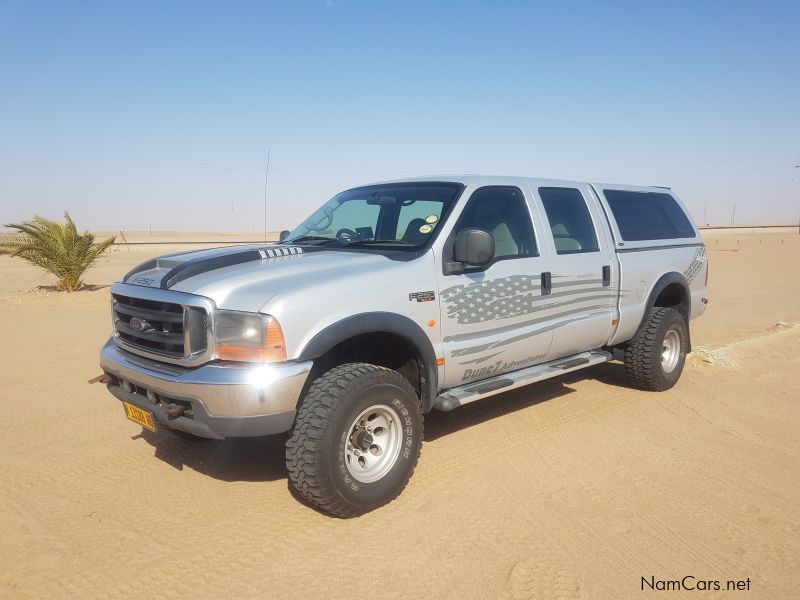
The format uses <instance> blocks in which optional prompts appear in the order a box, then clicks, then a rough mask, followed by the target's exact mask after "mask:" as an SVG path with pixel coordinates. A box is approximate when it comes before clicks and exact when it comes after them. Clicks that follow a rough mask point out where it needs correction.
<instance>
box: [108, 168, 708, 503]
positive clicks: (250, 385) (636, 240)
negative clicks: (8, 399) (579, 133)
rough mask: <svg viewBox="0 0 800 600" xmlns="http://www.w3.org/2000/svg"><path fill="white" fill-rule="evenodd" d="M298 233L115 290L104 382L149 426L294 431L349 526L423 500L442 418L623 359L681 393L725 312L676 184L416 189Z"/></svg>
mask: <svg viewBox="0 0 800 600" xmlns="http://www.w3.org/2000/svg"><path fill="white" fill-rule="evenodd" d="M282 237H283V238H284V239H282V241H281V242H280V243H278V244H257V245H252V246H243V247H226V248H217V249H212V250H199V251H194V252H183V253H178V254H170V255H168V256H163V257H160V258H156V259H153V260H150V261H147V262H145V263H143V264H141V265H139V266H138V267H136V268H135V269H133V270H132V271H131V272H129V273H128V274H127V275H125V276H124V277H123V278H122V279H121V280H120V281H118V282H117V283H115V284H114V285H113V286H112V288H111V295H112V312H113V336H112V337H111V339H110V340H109V341H108V343H107V344H106V345H105V347H104V348H103V349H102V351H101V355H100V360H101V365H102V369H103V371H104V375H103V381H104V382H105V383H107V385H108V389H109V390H110V391H111V393H112V394H113V395H114V396H116V397H117V398H118V399H119V400H121V401H122V402H123V405H124V408H125V411H126V414H127V416H128V417H129V418H130V419H132V420H134V421H136V422H137V423H139V424H141V425H142V426H144V427H146V428H148V429H152V430H155V428H156V427H163V428H167V429H172V430H179V431H182V432H187V433H189V434H193V435H196V436H201V437H205V438H212V439H223V438H227V437H237V436H239V437H241V436H262V435H268V434H279V433H284V432H288V439H287V441H286V466H287V469H288V473H289V479H290V481H291V483H292V485H294V487H295V488H296V489H297V491H298V492H299V493H300V494H301V496H303V497H304V498H306V499H307V500H308V501H309V502H311V503H312V504H314V505H316V506H317V507H318V508H319V509H321V510H323V511H326V512H328V513H330V514H333V515H336V516H341V517H350V516H355V515H359V514H362V513H364V512H367V511H369V510H372V509H374V508H376V507H378V506H381V505H383V504H385V503H386V502H389V501H390V500H392V499H394V498H395V497H396V496H397V495H398V494H399V493H400V492H401V491H402V490H403V488H404V487H405V486H406V484H407V483H408V481H409V479H410V478H411V475H412V472H413V470H414V467H415V466H416V463H417V459H418V457H419V454H420V447H421V444H422V432H423V428H422V426H423V417H424V415H425V414H426V413H429V412H430V411H432V410H440V411H452V410H454V409H457V408H458V407H459V406H461V405H463V404H467V403H469V402H474V401H476V400H481V399H484V398H488V397H490V396H494V395H496V394H499V393H501V392H505V391H507V390H511V389H514V388H516V387H519V386H523V385H527V384H529V383H533V382H536V381H539V380H542V379H547V378H550V377H557V376H559V375H561V374H564V373H569V372H571V371H576V370H578V369H584V368H586V367H591V366H592V365H597V364H599V363H603V362H606V361H610V360H612V359H613V358H614V357H615V356H616V357H618V358H623V359H624V364H625V370H626V371H627V374H628V375H629V376H630V379H631V381H632V383H633V384H635V385H636V386H639V387H640V388H643V389H645V390H653V391H660V390H667V389H669V388H671V387H672V386H673V385H675V383H676V382H677V380H678V378H679V377H680V374H681V371H682V369H683V365H684V359H685V356H686V353H687V352H689V350H690V339H689V320H690V319H693V318H695V317H697V316H699V315H700V314H702V313H703V310H704V308H705V304H706V299H705V286H706V276H707V263H706V251H705V247H704V245H703V242H702V239H701V238H700V236H699V234H698V232H697V229H696V228H695V226H694V225H693V223H692V221H691V219H690V217H689V215H688V213H687V211H686V209H685V208H684V206H683V205H682V204H681V202H680V200H679V199H678V198H677V196H676V195H675V194H674V193H673V192H672V191H670V190H669V189H667V188H659V187H634V186H625V185H606V184H590V183H580V182H576V181H555V180H545V179H532V178H516V177H482V176H455V177H436V178H420V179H409V180H402V181H394V182H389V183H380V184H375V185H367V186H364V187H358V188H355V189H350V190H347V191H345V192H342V193H340V194H338V195H337V196H335V197H334V198H332V199H331V200H330V201H328V202H327V203H326V204H324V205H323V206H322V207H321V208H320V209H319V210H317V211H316V212H315V213H313V214H312V215H311V216H310V217H309V218H308V219H306V220H305V221H304V222H303V223H302V224H300V225H299V226H298V227H297V228H296V229H295V230H294V231H292V232H291V233H289V234H288V236H287V235H283V236H282ZM532 393H535V392H532ZM495 401H498V400H495Z"/></svg>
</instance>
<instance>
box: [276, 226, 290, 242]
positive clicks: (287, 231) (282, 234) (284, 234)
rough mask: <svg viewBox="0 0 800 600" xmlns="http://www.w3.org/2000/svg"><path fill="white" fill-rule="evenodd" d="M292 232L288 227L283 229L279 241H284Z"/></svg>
mask: <svg viewBox="0 0 800 600" xmlns="http://www.w3.org/2000/svg"><path fill="white" fill-rule="evenodd" d="M290 233H291V232H290V231H289V230H288V229H284V230H283V231H281V233H280V235H279V236H278V241H279V242H282V241H283V240H285V239H286V238H287V237H289V234H290Z"/></svg>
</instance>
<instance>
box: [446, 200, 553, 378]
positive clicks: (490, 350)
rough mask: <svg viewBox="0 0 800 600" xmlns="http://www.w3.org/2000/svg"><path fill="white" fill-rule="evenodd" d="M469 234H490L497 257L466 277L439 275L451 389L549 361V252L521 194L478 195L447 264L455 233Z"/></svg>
mask: <svg viewBox="0 0 800 600" xmlns="http://www.w3.org/2000/svg"><path fill="white" fill-rule="evenodd" d="M467 228H478V229H484V230H486V231H488V232H489V233H491V234H492V237H493V238H494V241H495V258H494V261H493V262H492V263H490V264H489V265H488V266H486V267H482V268H476V267H470V266H469V265H466V268H465V271H464V272H463V273H461V274H457V275H443V274H442V273H441V272H439V273H438V278H439V298H440V299H441V312H442V318H441V323H442V336H443V342H444V353H445V366H444V371H445V377H444V387H445V388H450V387H455V386H458V385H462V384H464V383H467V382H470V381H477V380H480V379H486V378H487V377H492V376H494V375H498V374H501V373H504V372H507V371H514V370H517V369H521V368H523V367H527V366H530V365H533V364H536V363H539V362H544V361H545V360H546V359H547V356H548V352H549V350H550V343H551V341H552V339H553V331H552V324H551V320H552V315H551V311H547V310H546V309H543V305H544V304H546V296H543V295H542V292H541V289H540V284H541V274H542V272H544V271H548V270H549V267H548V266H547V265H548V264H549V258H550V257H549V249H547V248H546V249H544V250H542V249H541V248H540V247H539V246H538V245H537V243H536V239H537V236H536V235H535V233H534V227H533V223H532V221H531V211H530V204H529V201H528V199H527V198H526V197H525V194H524V193H523V192H522V190H520V189H519V188H517V187H514V186H487V187H482V188H479V189H477V190H476V191H475V192H474V193H473V194H472V196H471V197H470V199H469V201H468V202H467V204H466V206H465V207H464V210H463V211H462V213H461V215H460V216H459V217H458V221H457V222H456V225H455V227H454V229H453V231H452V232H451V234H450V235H449V236H448V240H447V242H446V243H445V247H444V256H443V261H442V263H446V262H448V252H449V253H450V256H452V246H453V240H454V239H455V236H456V234H457V233H458V232H459V231H461V230H462V229H467ZM541 229H542V228H541V224H540V223H539V224H537V231H539V232H541Z"/></svg>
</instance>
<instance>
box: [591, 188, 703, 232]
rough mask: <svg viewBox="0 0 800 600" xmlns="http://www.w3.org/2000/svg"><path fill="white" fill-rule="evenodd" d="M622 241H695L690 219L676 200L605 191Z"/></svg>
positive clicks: (650, 194)
mask: <svg viewBox="0 0 800 600" xmlns="http://www.w3.org/2000/svg"><path fill="white" fill-rule="evenodd" d="M603 194H604V195H605V197H606V200H607V201H608V205H609V206H610V207H611V212H612V213H614V219H616V221H617V226H618V227H619V232H620V234H621V235H622V239H624V240H628V241H642V240H670V239H675V238H680V237H694V236H695V232H694V228H693V227H692V224H691V223H690V222H689V219H688V218H687V217H686V215H685V214H684V212H683V210H682V209H681V207H680V206H678V203H677V202H675V198H673V197H672V196H670V195H669V194H667V193H661V192H631V191H627V190H603Z"/></svg>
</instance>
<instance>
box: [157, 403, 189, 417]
mask: <svg viewBox="0 0 800 600" xmlns="http://www.w3.org/2000/svg"><path fill="white" fill-rule="evenodd" d="M161 406H163V407H164V411H165V412H166V413H167V415H168V416H169V418H170V419H176V418H177V417H180V416H182V415H183V413H185V412H186V411H187V410H188V409H187V408H186V407H185V406H183V405H182V404H176V403H174V402H169V403H166V402H162V403H161Z"/></svg>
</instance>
